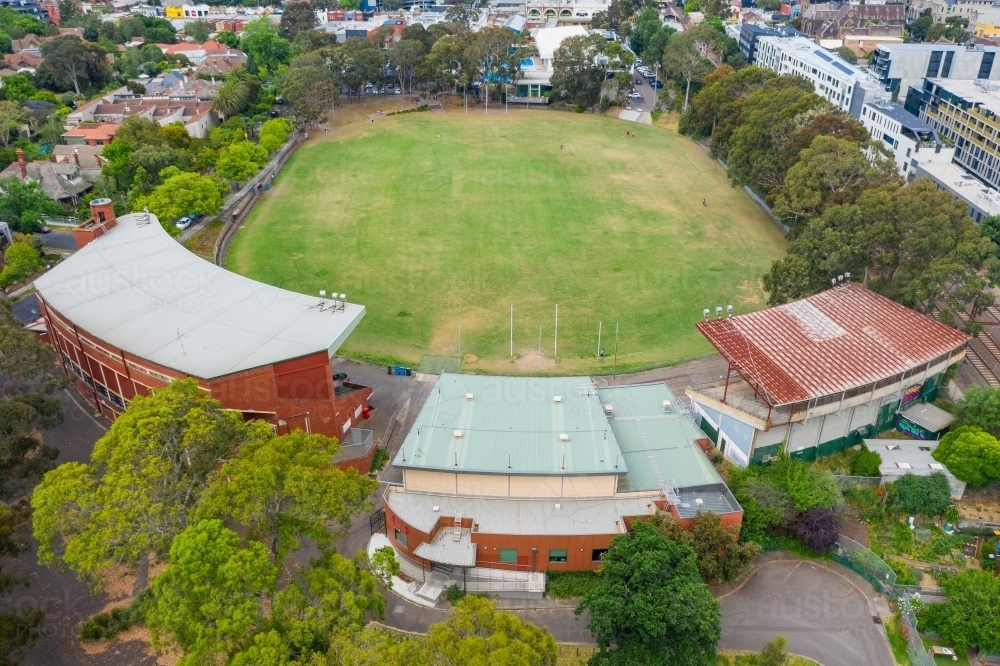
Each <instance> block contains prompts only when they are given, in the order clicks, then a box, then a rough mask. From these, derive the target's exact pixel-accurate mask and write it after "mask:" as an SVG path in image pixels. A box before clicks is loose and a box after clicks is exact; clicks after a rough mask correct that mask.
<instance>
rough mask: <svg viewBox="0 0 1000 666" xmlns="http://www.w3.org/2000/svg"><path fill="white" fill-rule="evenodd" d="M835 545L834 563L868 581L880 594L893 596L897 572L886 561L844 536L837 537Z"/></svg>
mask: <svg viewBox="0 0 1000 666" xmlns="http://www.w3.org/2000/svg"><path fill="white" fill-rule="evenodd" d="M834 545H835V546H836V547H837V550H836V551H835V552H834V553H833V555H832V557H833V561H834V562H837V563H838V564H842V565H844V566H845V567H847V568H848V569H850V570H851V571H853V572H854V573H856V574H858V575H859V576H861V577H862V578H864V579H865V580H867V581H868V582H869V583H871V585H872V587H874V588H875V589H876V590H877V591H878V592H881V593H883V594H886V595H888V596H892V590H893V588H895V587H896V572H895V571H893V570H892V568H891V567H889V565H888V564H886V562H885V560H883V559H882V558H881V557H879V556H878V555H876V554H875V553H873V552H872V551H870V550H868V549H867V548H865V547H864V546H862V545H861V544H860V543H858V542H857V541H855V540H854V539H851V538H850V537H846V536H844V535H843V534H840V535H838V536H837V542H836V544H834Z"/></svg>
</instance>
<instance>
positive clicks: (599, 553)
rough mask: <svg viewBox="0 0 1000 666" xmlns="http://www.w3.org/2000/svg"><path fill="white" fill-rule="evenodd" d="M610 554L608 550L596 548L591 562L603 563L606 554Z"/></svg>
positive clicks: (592, 553)
mask: <svg viewBox="0 0 1000 666" xmlns="http://www.w3.org/2000/svg"><path fill="white" fill-rule="evenodd" d="M606 552H608V549H607V548H595V549H594V550H593V551H592V552H591V554H590V561H591V562H601V561H602V560H604V553H606Z"/></svg>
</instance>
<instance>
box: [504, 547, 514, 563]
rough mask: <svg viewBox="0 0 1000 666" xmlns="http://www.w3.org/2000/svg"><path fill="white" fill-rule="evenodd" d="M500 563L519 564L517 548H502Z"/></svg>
mask: <svg viewBox="0 0 1000 666" xmlns="http://www.w3.org/2000/svg"><path fill="white" fill-rule="evenodd" d="M500 561H501V562H514V563H516V562H517V548H501V549H500Z"/></svg>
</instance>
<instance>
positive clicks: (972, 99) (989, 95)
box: [927, 79, 1000, 115]
mask: <svg viewBox="0 0 1000 666" xmlns="http://www.w3.org/2000/svg"><path fill="white" fill-rule="evenodd" d="M927 81H929V82H930V83H933V84H934V85H935V86H937V87H938V88H941V89H943V90H946V91H948V93H949V94H950V95H951V96H952V97H958V98H960V99H962V100H965V101H966V102H968V103H969V104H971V105H972V106H974V107H978V108H979V109H980V110H982V111H984V112H985V111H989V112H990V113H992V114H993V115H1000V81H987V80H975V81H969V80H967V79H927ZM939 95H940V93H939Z"/></svg>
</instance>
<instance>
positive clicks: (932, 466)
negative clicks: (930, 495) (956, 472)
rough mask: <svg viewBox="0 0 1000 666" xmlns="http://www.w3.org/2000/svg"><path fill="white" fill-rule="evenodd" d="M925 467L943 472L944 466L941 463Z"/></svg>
mask: <svg viewBox="0 0 1000 666" xmlns="http://www.w3.org/2000/svg"><path fill="white" fill-rule="evenodd" d="M927 466H928V467H930V468H931V469H937V470H944V465H942V464H941V463H927Z"/></svg>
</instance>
